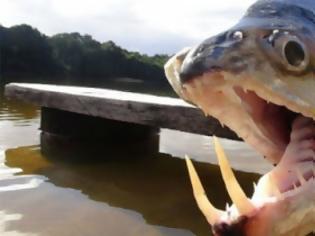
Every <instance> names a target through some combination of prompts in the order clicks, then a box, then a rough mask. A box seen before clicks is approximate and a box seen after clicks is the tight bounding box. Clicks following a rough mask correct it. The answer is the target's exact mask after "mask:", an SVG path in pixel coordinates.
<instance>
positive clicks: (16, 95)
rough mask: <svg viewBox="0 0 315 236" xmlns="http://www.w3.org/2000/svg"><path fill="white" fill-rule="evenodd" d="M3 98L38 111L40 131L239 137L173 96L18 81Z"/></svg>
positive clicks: (115, 136) (107, 135) (131, 136)
mask: <svg viewBox="0 0 315 236" xmlns="http://www.w3.org/2000/svg"><path fill="white" fill-rule="evenodd" d="M5 95H6V97H8V98H9V99H18V100H20V101H23V102H26V103H31V104H34V105H37V106H39V107H41V112H42V113H41V115H42V116H41V130H42V131H45V132H46V133H50V134H52V135H62V136H67V137H81V138H85V139H94V138H98V139H104V138H106V139H108V140H117V139H119V140H124V141H126V142H128V140H130V139H132V140H134V139H139V140H142V139H143V138H144V137H146V136H147V134H148V133H151V131H152V130H154V131H158V130H159V129H160V128H166V129H173V130H179V131H184V132H190V133H195V134H202V135H208V136H211V135H216V136H218V137H224V138H228V139H238V137H237V136H236V135H235V133H233V132H232V131H230V130H229V129H228V128H223V127H222V126H221V125H220V123H219V122H218V121H217V120H216V119H214V118H211V117H205V115H204V114H203V113H202V112H201V111H200V110H199V109H196V108H195V107H193V106H192V105H190V104H188V103H186V102H184V101H182V100H181V99H176V98H169V97H160V96H153V95H144V94H137V93H131V92H121V91H115V90H108V89H96V88H86V87H71V86H58V85H45V84H22V83H12V84H8V85H6V88H5ZM128 137H129V138H128Z"/></svg>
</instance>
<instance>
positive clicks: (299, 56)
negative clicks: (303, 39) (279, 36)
mask: <svg viewBox="0 0 315 236" xmlns="http://www.w3.org/2000/svg"><path fill="white" fill-rule="evenodd" d="M283 56H284V57H285V59H286V60H287V62H288V63H289V64H290V65H291V66H294V67H301V66H303V62H304V61H305V52H304V48H303V46H302V45H301V44H300V43H299V42H296V41H288V42H286V44H285V45H284V47H283Z"/></svg>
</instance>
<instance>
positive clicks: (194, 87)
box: [165, 49, 315, 236]
mask: <svg viewBox="0 0 315 236" xmlns="http://www.w3.org/2000/svg"><path fill="white" fill-rule="evenodd" d="M191 51H192V49H185V50H184V51H182V52H180V53H178V54H177V55H175V56H174V57H173V58H172V59H170V61H169V62H168V63H167V64H166V66H165V70H166V75H167V77H168V79H169V81H170V83H171V85H172V86H173V88H174V89H175V90H176V91H177V93H178V94H179V95H180V96H181V97H182V98H183V99H184V100H186V101H188V102H190V103H192V104H195V105H196V106H198V107H199V108H200V109H202V110H203V111H204V113H205V114H206V115H210V116H213V117H215V118H217V119H218V120H219V121H220V122H221V123H222V124H223V125H226V126H228V127H229V128H231V129H232V130H233V131H235V132H236V133H237V134H238V136H239V137H241V138H242V139H243V140H244V141H245V142H247V143H249V144H250V145H251V146H253V147H254V148H255V149H256V150H257V151H258V152H260V153H261V154H263V155H264V156H265V157H266V159H267V160H269V161H271V162H272V163H274V164H275V168H273V170H272V171H270V172H269V173H267V174H265V175H264V176H262V177H261V179H260V180H259V182H258V183H257V184H255V191H254V194H253V196H252V197H251V198H248V197H247V196H246V195H245V193H244V192H243V190H242V189H241V187H240V185H239V184H238V182H237V180H236V179H235V176H234V174H233V172H232V170H231V168H230V166H229V163H228V161H227V158H226V156H225V154H224V152H223V149H222V147H221V146H220V144H219V142H218V140H217V139H215V147H216V152H217V156H218V159H219V165H220V168H221V172H222V176H223V179H224V181H225V185H226V188H227V191H228V193H229V195H230V197H231V199H232V202H233V205H232V206H227V208H226V209H225V211H222V210H219V209H216V208H215V207H214V206H213V205H212V204H211V203H210V202H209V201H208V199H207V197H206V195H205V191H204V189H203V187H202V184H201V183H200V180H199V178H198V175H197V173H196V171H195V170H194V168H193V165H192V163H191V162H190V160H189V159H188V158H186V160H187V166H188V170H189V175H190V178H191V182H192V186H193V191H194V196H195V199H196V201H197V203H198V206H199V208H200V209H201V211H202V212H203V214H204V215H205V216H206V218H207V220H208V222H209V223H210V224H211V225H212V230H213V233H214V235H217V236H228V235H244V236H245V235H246V236H254V235H255V236H267V235H268V236H284V235H286V236H291V235H292V236H293V235H297V236H305V235H311V234H312V233H313V232H314V231H315V180H314V178H315V167H314V161H315V152H314V151H315V141H314V138H315V122H314V117H315V114H314V109H313V107H314V105H313V104H312V102H310V100H308V99H304V98H305V97H306V95H305V94H304V95H305V96H304V97H303V91H304V93H307V92H309V90H308V89H306V90H303V88H302V89H301V88H299V87H297V88H296V87H293V86H291V84H290V82H291V81H293V79H292V78H295V79H296V75H285V76H286V77H285V79H283V77H281V75H279V74H278V73H275V72H274V70H272V67H271V66H270V65H268V64H267V65H264V70H262V71H263V72H259V71H257V70H255V71H254V70H252V69H251V68H249V69H248V68H247V69H246V70H242V71H241V72H238V73H234V72H233V71H232V72H231V71H229V70H225V69H221V68H219V67H212V68H211V69H209V70H205V71H203V73H199V74H194V75H193V76H190V77H189V79H184V80H183V75H182V74H183V72H182V71H183V68H184V67H185V61H186V60H188V61H189V60H190V58H189V54H190V53H191ZM305 76H307V75H305ZM301 78H303V76H301ZM302 81H303V79H302ZM304 81H305V80H304ZM302 87H303V86H302ZM310 87H312V86H310ZM295 136H297V137H295Z"/></svg>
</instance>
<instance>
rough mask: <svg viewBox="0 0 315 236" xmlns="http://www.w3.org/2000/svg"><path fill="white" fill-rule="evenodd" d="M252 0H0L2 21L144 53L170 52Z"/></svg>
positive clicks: (218, 26)
mask: <svg viewBox="0 0 315 236" xmlns="http://www.w3.org/2000/svg"><path fill="white" fill-rule="evenodd" d="M253 2H254V0H242V1H239V0H224V1H214V0H189V1H185V0H159V1H153V0H103V1H101V0H88V1H87V0H84V1H79V0H1V5H0V23H1V24H3V25H5V26H11V25H15V24H21V23H27V24H30V25H32V26H34V27H37V28H38V29H39V30H40V31H42V32H44V33H46V34H48V35H52V34H56V33H60V32H74V31H78V32H80V33H87V34H91V35H92V36H93V37H95V38H96V39H97V40H99V41H107V40H110V39H111V40H114V41H115V42H117V43H118V44H120V45H121V46H123V47H125V48H127V49H131V50H139V51H141V52H145V53H149V54H152V53H163V52H166V53H172V52H175V51H177V50H179V49H180V48H181V47H183V46H188V45H191V44H195V43H197V42H198V41H201V40H202V39H204V38H206V37H209V36H211V35H213V34H215V33H218V32H220V31H223V30H224V29H226V28H227V27H230V26H232V25H233V24H235V23H236V22H237V20H238V19H239V18H240V17H241V16H242V15H243V14H244V12H245V10H246V8H247V7H248V6H249V5H250V4H252V3H253Z"/></svg>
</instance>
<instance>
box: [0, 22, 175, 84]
mask: <svg viewBox="0 0 315 236" xmlns="http://www.w3.org/2000/svg"><path fill="white" fill-rule="evenodd" d="M167 59H168V55H154V56H148V55H143V54H140V53H138V52H129V51H127V50H125V49H123V48H121V47H119V46H117V45H116V44H115V43H114V42H112V41H108V42H104V43H100V42H98V41H96V40H95V39H93V38H92V37H91V36H90V35H81V34H79V33H62V34H57V35H54V36H51V37H48V36H46V35H44V34H42V33H41V32H39V31H38V30H37V29H35V28H33V27H31V26H29V25H17V26H13V27H10V28H7V27H3V26H1V25H0V76H1V78H2V79H3V78H4V80H5V81H6V82H13V81H15V82H16V81H23V82H25V81H27V82H30V81H31V82H32V81H34V82H43V83H45V82H49V83H58V84H73V85H85V86H86V85H87V86H100V87H106V86H107V85H108V84H112V83H113V82H115V81H116V80H117V79H118V78H133V79H136V81H138V82H139V81H140V83H138V85H137V87H141V86H142V88H143V89H144V90H145V89H155V88H156V89H160V90H161V89H162V90H163V89H166V90H170V87H169V85H168V82H167V80H166V78H165V75H164V70H163V65H164V63H165V62H166V60H167ZM117 81H118V80H117ZM118 84H119V83H118ZM116 85H117V84H116Z"/></svg>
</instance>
